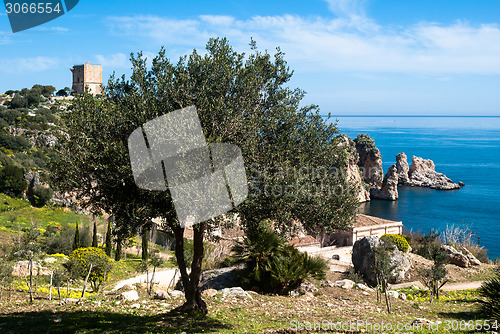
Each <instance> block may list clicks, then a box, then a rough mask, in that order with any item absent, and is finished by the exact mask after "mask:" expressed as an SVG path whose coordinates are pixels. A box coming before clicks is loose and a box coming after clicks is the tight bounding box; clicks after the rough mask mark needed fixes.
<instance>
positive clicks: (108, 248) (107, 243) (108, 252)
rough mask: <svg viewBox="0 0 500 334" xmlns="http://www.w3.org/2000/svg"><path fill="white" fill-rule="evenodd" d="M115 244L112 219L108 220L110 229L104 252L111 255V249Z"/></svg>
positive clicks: (107, 233)
mask: <svg viewBox="0 0 500 334" xmlns="http://www.w3.org/2000/svg"><path fill="white" fill-rule="evenodd" d="M112 249H113V245H112V244H111V221H110V220H108V230H107V232H106V244H105V246H104V252H105V253H106V255H107V256H109V257H111V250H112Z"/></svg>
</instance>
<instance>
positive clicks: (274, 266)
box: [233, 227, 328, 294]
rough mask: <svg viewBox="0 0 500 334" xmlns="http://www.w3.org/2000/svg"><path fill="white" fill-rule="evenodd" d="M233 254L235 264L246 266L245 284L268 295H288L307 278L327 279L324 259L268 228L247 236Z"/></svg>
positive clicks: (261, 228) (326, 267)
mask: <svg viewBox="0 0 500 334" xmlns="http://www.w3.org/2000/svg"><path fill="white" fill-rule="evenodd" d="M233 251H234V252H235V257H234V258H235V262H236V263H244V264H245V270H244V274H243V280H242V281H243V283H244V284H246V285H248V286H253V285H257V286H258V287H259V288H260V289H261V290H263V291H266V292H271V293H279V294H286V293H287V292H289V291H291V290H293V289H295V288H296V287H298V286H299V285H300V283H302V282H303V281H304V280H305V279H308V278H316V279H324V278H325V274H326V271H327V270H328V266H327V264H326V261H325V260H324V259H322V258H320V257H311V256H309V255H308V254H307V253H302V252H300V251H299V250H297V249H296V248H295V247H293V246H291V245H290V244H288V243H287V242H286V241H284V240H283V239H281V238H280V237H279V236H278V235H277V234H276V233H275V232H274V231H273V230H271V229H270V228H268V227H259V228H258V231H257V232H256V233H252V234H249V235H247V237H245V240H244V241H243V243H242V244H240V245H237V246H235V247H234V248H233Z"/></svg>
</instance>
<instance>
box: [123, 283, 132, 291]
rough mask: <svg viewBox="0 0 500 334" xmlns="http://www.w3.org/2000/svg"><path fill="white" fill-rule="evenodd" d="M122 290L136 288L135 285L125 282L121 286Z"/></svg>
mask: <svg viewBox="0 0 500 334" xmlns="http://www.w3.org/2000/svg"><path fill="white" fill-rule="evenodd" d="M121 290H123V291H130V290H135V286H133V285H130V284H125V285H124V286H122V287H121Z"/></svg>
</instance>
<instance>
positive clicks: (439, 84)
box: [0, 0, 500, 116]
mask: <svg viewBox="0 0 500 334" xmlns="http://www.w3.org/2000/svg"><path fill="white" fill-rule="evenodd" d="M498 13H500V1H498V0H481V1H477V0H310V1H297V0H287V1H281V0H279V1H269V0H268V1H262V0H237V1H236V0H235V1H171V0H162V1H150V0H142V1H131V0H121V1H116V0H107V1H95V0H80V2H79V3H78V5H77V6H76V7H75V8H74V9H72V10H71V11H69V12H68V13H66V14H65V15H63V16H61V17H59V18H57V19H55V20H53V21H50V22H48V23H45V24H43V25H41V26H38V27H35V28H31V29H28V30H25V31H21V32H18V33H12V31H11V28H10V25H9V20H8V17H7V15H6V10H5V8H4V7H2V8H1V9H0V93H3V92H5V91H6V90H9V89H22V88H24V87H28V88H30V87H31V86H33V85H34V84H43V85H53V86H55V87H56V88H57V89H60V88H64V87H66V86H69V87H71V83H72V75H71V72H70V71H69V68H71V67H72V66H73V65H78V64H83V63H85V62H87V61H88V62H90V63H91V64H100V65H102V66H103V80H104V81H105V82H106V81H107V79H108V78H109V76H110V75H111V74H112V73H113V72H115V73H116V74H117V75H122V74H125V75H128V74H130V67H131V65H130V61H129V55H130V53H131V52H134V53H136V52H139V51H142V52H143V53H144V54H145V55H146V56H147V57H148V58H149V59H151V58H152V57H154V55H155V54H157V53H158V51H159V50H160V48H161V46H164V47H165V49H166V52H167V55H168V56H169V57H170V58H171V59H172V60H173V61H176V60H177V58H178V57H180V56H182V55H184V54H189V53H191V52H192V50H193V49H197V50H198V51H203V49H204V46H205V44H206V42H207V40H208V39H209V38H210V37H227V38H228V39H229V42H230V44H231V45H232V46H233V47H234V48H235V49H236V50H237V51H239V52H246V53H249V52H250V47H249V42H250V39H251V38H253V39H254V40H255V41H256V42H257V47H258V48H259V50H267V51H268V52H270V53H274V52H275V51H276V47H280V49H281V50H282V51H283V52H284V53H285V59H286V60H287V61H288V64H289V66H290V68H291V69H293V70H294V76H293V78H292V80H291V82H290V86H291V87H299V88H301V89H303V90H305V91H306V92H307V95H306V97H305V98H304V101H303V104H317V105H319V106H320V108H321V113H322V114H328V113H331V115H333V116H335V115H337V116H340V115H472V116H474V115H483V116H500V16H499V15H498Z"/></svg>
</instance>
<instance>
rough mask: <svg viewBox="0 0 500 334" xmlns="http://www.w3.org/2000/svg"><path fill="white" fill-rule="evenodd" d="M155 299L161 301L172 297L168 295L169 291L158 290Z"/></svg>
mask: <svg viewBox="0 0 500 334" xmlns="http://www.w3.org/2000/svg"><path fill="white" fill-rule="evenodd" d="M153 298H154V299H159V300H167V299H169V298H170V295H169V294H168V292H167V291H164V290H156V291H155V294H154V297H153Z"/></svg>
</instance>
